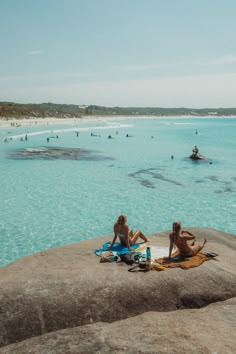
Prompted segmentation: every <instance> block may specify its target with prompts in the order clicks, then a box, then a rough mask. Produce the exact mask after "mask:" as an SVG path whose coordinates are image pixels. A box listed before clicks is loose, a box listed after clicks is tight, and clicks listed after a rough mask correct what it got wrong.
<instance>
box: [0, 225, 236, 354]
mask: <svg viewBox="0 0 236 354" xmlns="http://www.w3.org/2000/svg"><path fill="white" fill-rule="evenodd" d="M190 230H191V231H192V232H193V233H194V234H195V235H196V236H197V237H198V238H199V240H200V239H202V238H204V237H206V238H207V240H208V242H207V244H206V246H205V250H206V251H214V252H217V253H219V257H217V259H218V260H211V261H208V262H205V263H204V264H202V265H201V266H200V267H197V268H192V269H189V270H182V269H180V268H176V269H166V270H165V271H163V272H157V271H154V270H153V271H150V272H148V273H143V272H137V273H130V272H128V271H127V270H128V269H129V266H127V265H125V264H119V265H118V264H116V263H112V264H110V263H99V257H97V256H96V255H95V254H94V252H93V251H94V249H95V248H99V247H100V246H101V244H102V243H104V242H105V241H107V240H109V239H111V237H109V238H108V237H101V238H97V239H94V240H90V241H84V242H81V243H77V244H73V245H68V246H64V247H58V248H55V249H51V250H47V251H44V252H40V253H37V254H34V255H32V256H28V257H25V258H22V259H20V260H18V261H16V262H14V263H11V264H9V265H8V266H5V267H2V268H0V346H1V347H2V348H0V353H4V354H6V353H37V354H38V353H45V354H46V353H50V354H51V353H63V354H64V353H95V352H97V353H99V352H101V353H106V352H107V353H108V352H114V353H121V352H126V353H137V352H140V353H164V352H165V353H166V352H167V353H185V352H186V353H187V352H188V353H189V352H191V353H212V352H218V353H233V352H235V346H236V339H235V336H234V332H235V325H236V324H235V314H236V300H235V296H236V277H235V273H236V257H235V249H236V242H235V241H236V236H234V235H229V234H226V233H224V232H221V231H216V230H213V229H193V228H192V229H190ZM149 238H150V240H151V244H152V245H157V246H161V247H163V246H166V247H167V246H168V232H163V233H160V234H155V235H151V236H150V237H149ZM209 304H211V305H210V306H207V305H209ZM180 310H181V311H180ZM32 337H36V338H32ZM30 338H31V339H30ZM11 343H14V344H11ZM10 344H11V345H10Z"/></svg>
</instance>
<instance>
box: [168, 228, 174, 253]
mask: <svg viewBox="0 0 236 354" xmlns="http://www.w3.org/2000/svg"><path fill="white" fill-rule="evenodd" d="M169 239H170V246H169V258H171V253H172V250H173V246H174V241H173V235H172V234H169Z"/></svg>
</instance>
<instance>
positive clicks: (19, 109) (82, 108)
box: [0, 102, 236, 118]
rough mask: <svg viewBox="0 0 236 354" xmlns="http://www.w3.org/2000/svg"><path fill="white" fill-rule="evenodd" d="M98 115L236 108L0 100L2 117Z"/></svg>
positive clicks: (230, 111) (212, 112)
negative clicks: (113, 105)
mask: <svg viewBox="0 0 236 354" xmlns="http://www.w3.org/2000/svg"><path fill="white" fill-rule="evenodd" d="M91 115H93V116H96V115H104V116H108V115H117V116H118V115H124V116H125V115H127V116H150V115H153V116H178V115H181V116H182V115H183V116H190V115H191V116H196V117H198V116H216V117H219V116H236V108H201V109H193V108H161V107H104V106H96V105H89V106H86V105H72V104H55V103H40V104H21V103H13V102H0V118H46V117H55V118H79V117H82V116H83V117H84V116H91Z"/></svg>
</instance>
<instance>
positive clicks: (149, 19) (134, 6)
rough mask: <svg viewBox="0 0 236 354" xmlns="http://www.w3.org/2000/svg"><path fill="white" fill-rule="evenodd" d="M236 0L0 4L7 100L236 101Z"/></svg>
mask: <svg viewBox="0 0 236 354" xmlns="http://www.w3.org/2000/svg"><path fill="white" fill-rule="evenodd" d="M235 16H236V0H0V101H12V102H21V103H28V102H31V103H34V102H35V103H40V102H55V103H73V104H87V105H88V104H97V105H105V106H155V107H157V106H158V107H183V106H185V107H195V108H200V107H236V39H235V36H236V18H235Z"/></svg>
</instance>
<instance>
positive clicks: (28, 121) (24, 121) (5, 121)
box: [0, 115, 236, 129]
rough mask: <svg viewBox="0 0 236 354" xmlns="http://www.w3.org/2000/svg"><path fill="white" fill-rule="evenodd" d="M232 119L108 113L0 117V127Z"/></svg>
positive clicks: (224, 117)
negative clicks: (123, 121) (98, 114)
mask: <svg viewBox="0 0 236 354" xmlns="http://www.w3.org/2000/svg"><path fill="white" fill-rule="evenodd" d="M214 118H215V119H234V118H236V116H220V117H219V116H212V115H209V116H193V115H192V116H191V115H188V116H186V115H182V116H180V115H176V116H151V115H150V116H124V115H120V116H119V115H113V116H112V115H109V116H82V117H80V118H57V117H46V118H35V117H32V118H0V129H1V128H8V127H10V128H19V127H22V126H23V127H27V126H32V125H33V126H48V125H55V124H58V125H60V124H61V125H66V124H75V125H77V124H80V123H86V122H97V121H114V120H137V119H154V120H155V119H158V120H159V119H199V120H201V119H214ZM12 124H13V125H12Z"/></svg>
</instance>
